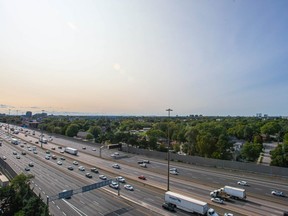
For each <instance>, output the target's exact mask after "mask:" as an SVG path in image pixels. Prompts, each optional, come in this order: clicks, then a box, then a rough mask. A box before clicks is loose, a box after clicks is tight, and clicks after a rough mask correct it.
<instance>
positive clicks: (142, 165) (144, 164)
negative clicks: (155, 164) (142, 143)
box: [139, 163, 147, 168]
mask: <svg viewBox="0 0 288 216" xmlns="http://www.w3.org/2000/svg"><path fill="white" fill-rule="evenodd" d="M139 165H140V166H141V167H144V168H147V165H146V163H140V164H139Z"/></svg>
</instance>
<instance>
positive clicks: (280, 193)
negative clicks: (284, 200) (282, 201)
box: [271, 190, 285, 197]
mask: <svg viewBox="0 0 288 216" xmlns="http://www.w3.org/2000/svg"><path fill="white" fill-rule="evenodd" d="M271 194H272V195H275V196H281V197H285V194H284V193H283V192H281V191H277V190H273V191H272V192H271Z"/></svg>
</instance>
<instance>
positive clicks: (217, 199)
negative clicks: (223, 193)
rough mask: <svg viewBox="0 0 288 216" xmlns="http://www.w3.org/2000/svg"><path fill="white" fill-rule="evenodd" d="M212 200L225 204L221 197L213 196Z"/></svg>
mask: <svg viewBox="0 0 288 216" xmlns="http://www.w3.org/2000/svg"><path fill="white" fill-rule="evenodd" d="M211 201H212V202H215V203H220V204H223V200H222V199H220V198H219V197H215V198H211Z"/></svg>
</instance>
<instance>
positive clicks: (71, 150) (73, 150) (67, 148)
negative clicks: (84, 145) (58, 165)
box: [65, 147, 78, 155]
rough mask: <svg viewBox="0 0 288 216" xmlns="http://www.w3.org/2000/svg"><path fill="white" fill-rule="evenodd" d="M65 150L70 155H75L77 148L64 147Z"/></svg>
mask: <svg viewBox="0 0 288 216" xmlns="http://www.w3.org/2000/svg"><path fill="white" fill-rule="evenodd" d="M65 152H67V153H69V154H72V155H77V154H78V150H77V149H74V148H71V147H66V148H65Z"/></svg>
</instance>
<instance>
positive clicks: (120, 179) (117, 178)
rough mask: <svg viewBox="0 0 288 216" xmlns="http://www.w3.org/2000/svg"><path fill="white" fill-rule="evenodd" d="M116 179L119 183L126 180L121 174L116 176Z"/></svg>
mask: <svg viewBox="0 0 288 216" xmlns="http://www.w3.org/2000/svg"><path fill="white" fill-rule="evenodd" d="M116 180H117V181H118V182H121V183H125V182H126V181H125V178H123V177H122V176H118V177H116Z"/></svg>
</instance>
